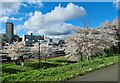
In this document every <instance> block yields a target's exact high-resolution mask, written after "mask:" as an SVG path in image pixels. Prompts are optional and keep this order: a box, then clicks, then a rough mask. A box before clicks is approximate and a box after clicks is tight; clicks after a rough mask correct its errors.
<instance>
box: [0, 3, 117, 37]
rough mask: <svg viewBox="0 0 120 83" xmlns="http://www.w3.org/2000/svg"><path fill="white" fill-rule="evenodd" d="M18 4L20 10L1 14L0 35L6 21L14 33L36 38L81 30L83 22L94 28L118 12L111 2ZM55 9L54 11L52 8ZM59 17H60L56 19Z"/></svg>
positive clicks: (112, 17)
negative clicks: (11, 25) (12, 24)
mask: <svg viewBox="0 0 120 83" xmlns="http://www.w3.org/2000/svg"><path fill="white" fill-rule="evenodd" d="M17 5H19V8H16V9H15V8H13V10H11V12H12V13H11V12H7V13H9V14H6V12H5V13H3V15H2V17H1V18H0V19H1V23H0V25H1V27H2V30H1V31H0V32H2V33H5V22H13V23H14V25H15V26H14V28H15V34H18V35H22V34H28V33H29V32H33V33H34V34H36V35H38V34H45V35H47V36H64V35H69V34H71V33H72V32H71V31H70V30H68V29H67V28H68V27H76V26H79V27H82V26H83V20H84V19H86V20H87V21H88V22H89V27H92V28H96V27H98V26H99V25H100V24H101V23H102V22H105V21H106V20H108V21H110V22H111V21H112V20H114V19H115V18H116V17H117V16H118V9H116V6H115V4H113V2H73V3H72V4H70V3H68V2H60V3H59V2H43V3H34V4H32V3H28V2H23V3H22V4H21V3H20V4H18V3H17ZM67 6H68V7H67ZM5 7H6V6H5ZM55 7H57V8H56V9H55ZM81 7H82V8H81ZM3 8H4V5H3ZM69 8H71V9H69ZM77 10H78V12H77ZM79 10H80V11H79ZM6 11H7V8H6ZM61 11H62V12H63V13H62V12H61ZM66 11H67V12H66ZM72 11H74V12H72ZM3 12H4V11H3ZM58 12H60V13H58ZM68 12H69V13H68ZM56 14H61V15H56ZM62 14H63V15H62ZM66 14H68V15H66ZM75 15H76V16H75ZM59 16H60V17H61V16H63V17H61V18H59ZM3 17H4V18H3ZM69 18H70V19H69ZM46 19H47V20H46ZM53 20H54V21H53Z"/></svg>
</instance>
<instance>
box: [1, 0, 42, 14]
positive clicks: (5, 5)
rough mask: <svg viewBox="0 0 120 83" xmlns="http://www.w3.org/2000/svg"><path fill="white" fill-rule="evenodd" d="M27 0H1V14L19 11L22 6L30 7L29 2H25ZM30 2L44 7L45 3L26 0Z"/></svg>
mask: <svg viewBox="0 0 120 83" xmlns="http://www.w3.org/2000/svg"><path fill="white" fill-rule="evenodd" d="M24 1H25V0H0V15H10V14H16V13H18V10H19V9H20V7H21V6H24V7H28V5H27V4H25V3H24ZM25 2H27V3H28V4H31V5H33V4H34V5H36V6H37V7H39V8H40V7H42V6H43V4H42V3H41V2H37V1H36V0H30V1H29V0H26V1H25Z"/></svg>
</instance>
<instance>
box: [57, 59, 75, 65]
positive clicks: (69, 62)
mask: <svg viewBox="0 0 120 83" xmlns="http://www.w3.org/2000/svg"><path fill="white" fill-rule="evenodd" d="M55 61H56V62H64V63H68V64H71V63H77V61H66V60H55Z"/></svg>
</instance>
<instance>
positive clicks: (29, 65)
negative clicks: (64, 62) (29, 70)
mask: <svg viewBox="0 0 120 83" xmlns="http://www.w3.org/2000/svg"><path fill="white" fill-rule="evenodd" d="M25 66H27V67H33V68H34V69H39V68H43V69H47V68H52V67H57V66H61V64H55V63H48V62H40V66H39V63H38V62H36V63H26V64H25Z"/></svg>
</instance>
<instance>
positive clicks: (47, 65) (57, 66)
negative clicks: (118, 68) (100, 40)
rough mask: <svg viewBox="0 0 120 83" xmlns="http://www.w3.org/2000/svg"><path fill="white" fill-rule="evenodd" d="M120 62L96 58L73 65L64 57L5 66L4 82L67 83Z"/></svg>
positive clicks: (111, 58) (110, 58) (114, 59)
mask: <svg viewBox="0 0 120 83" xmlns="http://www.w3.org/2000/svg"><path fill="white" fill-rule="evenodd" d="M117 62H118V56H110V57H106V58H105V57H101V58H99V57H96V58H94V60H90V61H87V60H84V61H83V62H81V61H79V62H77V63H71V62H69V61H67V60H66V59H65V58H64V57H62V58H54V59H48V60H46V61H41V63H40V64H41V66H40V68H38V63H37V62H29V63H28V62H26V63H25V66H16V65H15V64H3V65H2V67H3V74H2V76H3V78H2V80H3V82H5V81H65V80H68V79H71V78H73V77H75V76H78V75H84V74H86V73H88V72H90V71H94V70H96V69H100V68H103V67H106V66H109V65H112V64H114V63H117Z"/></svg>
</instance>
